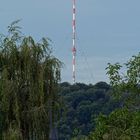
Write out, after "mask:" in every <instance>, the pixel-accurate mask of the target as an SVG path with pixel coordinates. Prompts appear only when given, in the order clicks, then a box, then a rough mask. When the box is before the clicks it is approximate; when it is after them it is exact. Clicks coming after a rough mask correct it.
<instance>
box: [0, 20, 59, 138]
mask: <svg viewBox="0 0 140 140" xmlns="http://www.w3.org/2000/svg"><path fill="white" fill-rule="evenodd" d="M17 23H18V21H15V22H13V23H12V24H11V25H10V26H8V35H7V36H4V35H2V36H1V43H0V113H1V116H0V127H1V128H0V130H1V133H0V136H1V139H4V140H9V139H10V140H16V139H17V140H32V139H34V140H43V139H45V140H46V139H49V138H48V137H49V132H50V126H51V127H52V126H53V125H54V123H55V120H56V117H57V112H58V111H57V110H58V108H59V101H58V97H57V91H58V83H59V81H60V68H61V62H60V61H59V60H58V59H57V58H56V57H54V56H53V55H52V51H51V49H50V48H49V43H48V39H45V38H43V39H42V41H41V42H39V43H38V42H37V43H36V42H35V41H34V40H33V38H32V37H31V36H29V37H26V36H22V35H21V33H20V31H19V30H20V28H19V27H18V26H17ZM50 114H51V118H50V117H49V116H50ZM54 114H55V115H54ZM50 124H51V125H50Z"/></svg>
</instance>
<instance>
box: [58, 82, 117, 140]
mask: <svg viewBox="0 0 140 140" xmlns="http://www.w3.org/2000/svg"><path fill="white" fill-rule="evenodd" d="M60 87H61V92H60V96H61V98H62V101H63V102H62V106H63V107H62V110H61V116H60V121H59V122H58V131H59V133H58V134H59V139H60V140H70V139H72V138H73V137H77V136H78V137H84V136H86V135H88V134H89V132H90V131H92V130H93V129H94V127H95V119H96V117H97V116H98V115H99V114H100V113H102V114H109V113H110V112H112V111H113V110H114V109H116V108H118V107H119V103H118V102H116V101H114V100H113V99H112V98H111V94H110V93H111V87H110V85H108V84H107V83H105V82H99V83H97V84H95V85H92V84H89V85H86V84H83V83H76V84H74V85H71V84H69V83H67V82H64V83H61V84H60Z"/></svg>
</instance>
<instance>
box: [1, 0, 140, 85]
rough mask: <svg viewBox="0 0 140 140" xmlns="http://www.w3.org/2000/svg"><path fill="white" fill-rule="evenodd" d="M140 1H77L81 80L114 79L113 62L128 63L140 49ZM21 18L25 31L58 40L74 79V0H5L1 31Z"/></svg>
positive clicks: (67, 74) (66, 74)
mask: <svg viewBox="0 0 140 140" xmlns="http://www.w3.org/2000/svg"><path fill="white" fill-rule="evenodd" d="M139 6H140V0H76V8H77V10H76V37H77V38H76V47H77V56H76V82H82V83H92V84H95V83H97V82H100V81H105V82H109V79H108V76H107V75H106V70H105V68H106V67H107V63H108V62H110V63H116V62H120V63H121V64H123V63H125V62H126V61H127V60H128V59H130V58H131V56H132V55H136V54H138V52H139V47H140V8H139ZM17 19H21V22H20V23H19V25H20V26H21V27H22V32H23V33H24V34H25V35H27V36H29V35H31V36H33V37H34V39H35V40H36V41H39V40H40V39H41V38H42V37H48V38H50V39H51V40H52V43H51V47H52V48H53V54H54V55H55V56H56V57H58V58H59V59H60V60H61V61H62V62H63V63H64V66H63V69H62V82H64V81H67V82H70V83H71V82H72V52H71V48H72V0H0V33H6V31H7V30H6V27H7V26H8V25H9V24H10V23H11V22H12V21H15V20H17Z"/></svg>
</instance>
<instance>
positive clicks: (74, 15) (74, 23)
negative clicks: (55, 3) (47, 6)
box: [72, 0, 76, 83]
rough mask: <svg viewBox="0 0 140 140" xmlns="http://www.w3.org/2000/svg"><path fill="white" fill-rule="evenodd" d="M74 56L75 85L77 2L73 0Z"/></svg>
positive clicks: (73, 75) (73, 76)
mask: <svg viewBox="0 0 140 140" xmlns="http://www.w3.org/2000/svg"><path fill="white" fill-rule="evenodd" d="M72 34H73V37H72V42H73V44H72V55H73V60H72V78H73V83H75V77H76V76H75V75H76V73H75V64H76V63H75V62H76V45H75V42H76V0H73V19H72Z"/></svg>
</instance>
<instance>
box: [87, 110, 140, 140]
mask: <svg viewBox="0 0 140 140" xmlns="http://www.w3.org/2000/svg"><path fill="white" fill-rule="evenodd" d="M139 139H140V112H132V111H128V110H127V109H118V110H115V111H113V112H112V113H111V114H110V115H109V116H105V115H100V116H99V117H98V119H97V120H96V129H95V131H94V132H93V133H91V135H90V138H89V140H139Z"/></svg>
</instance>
